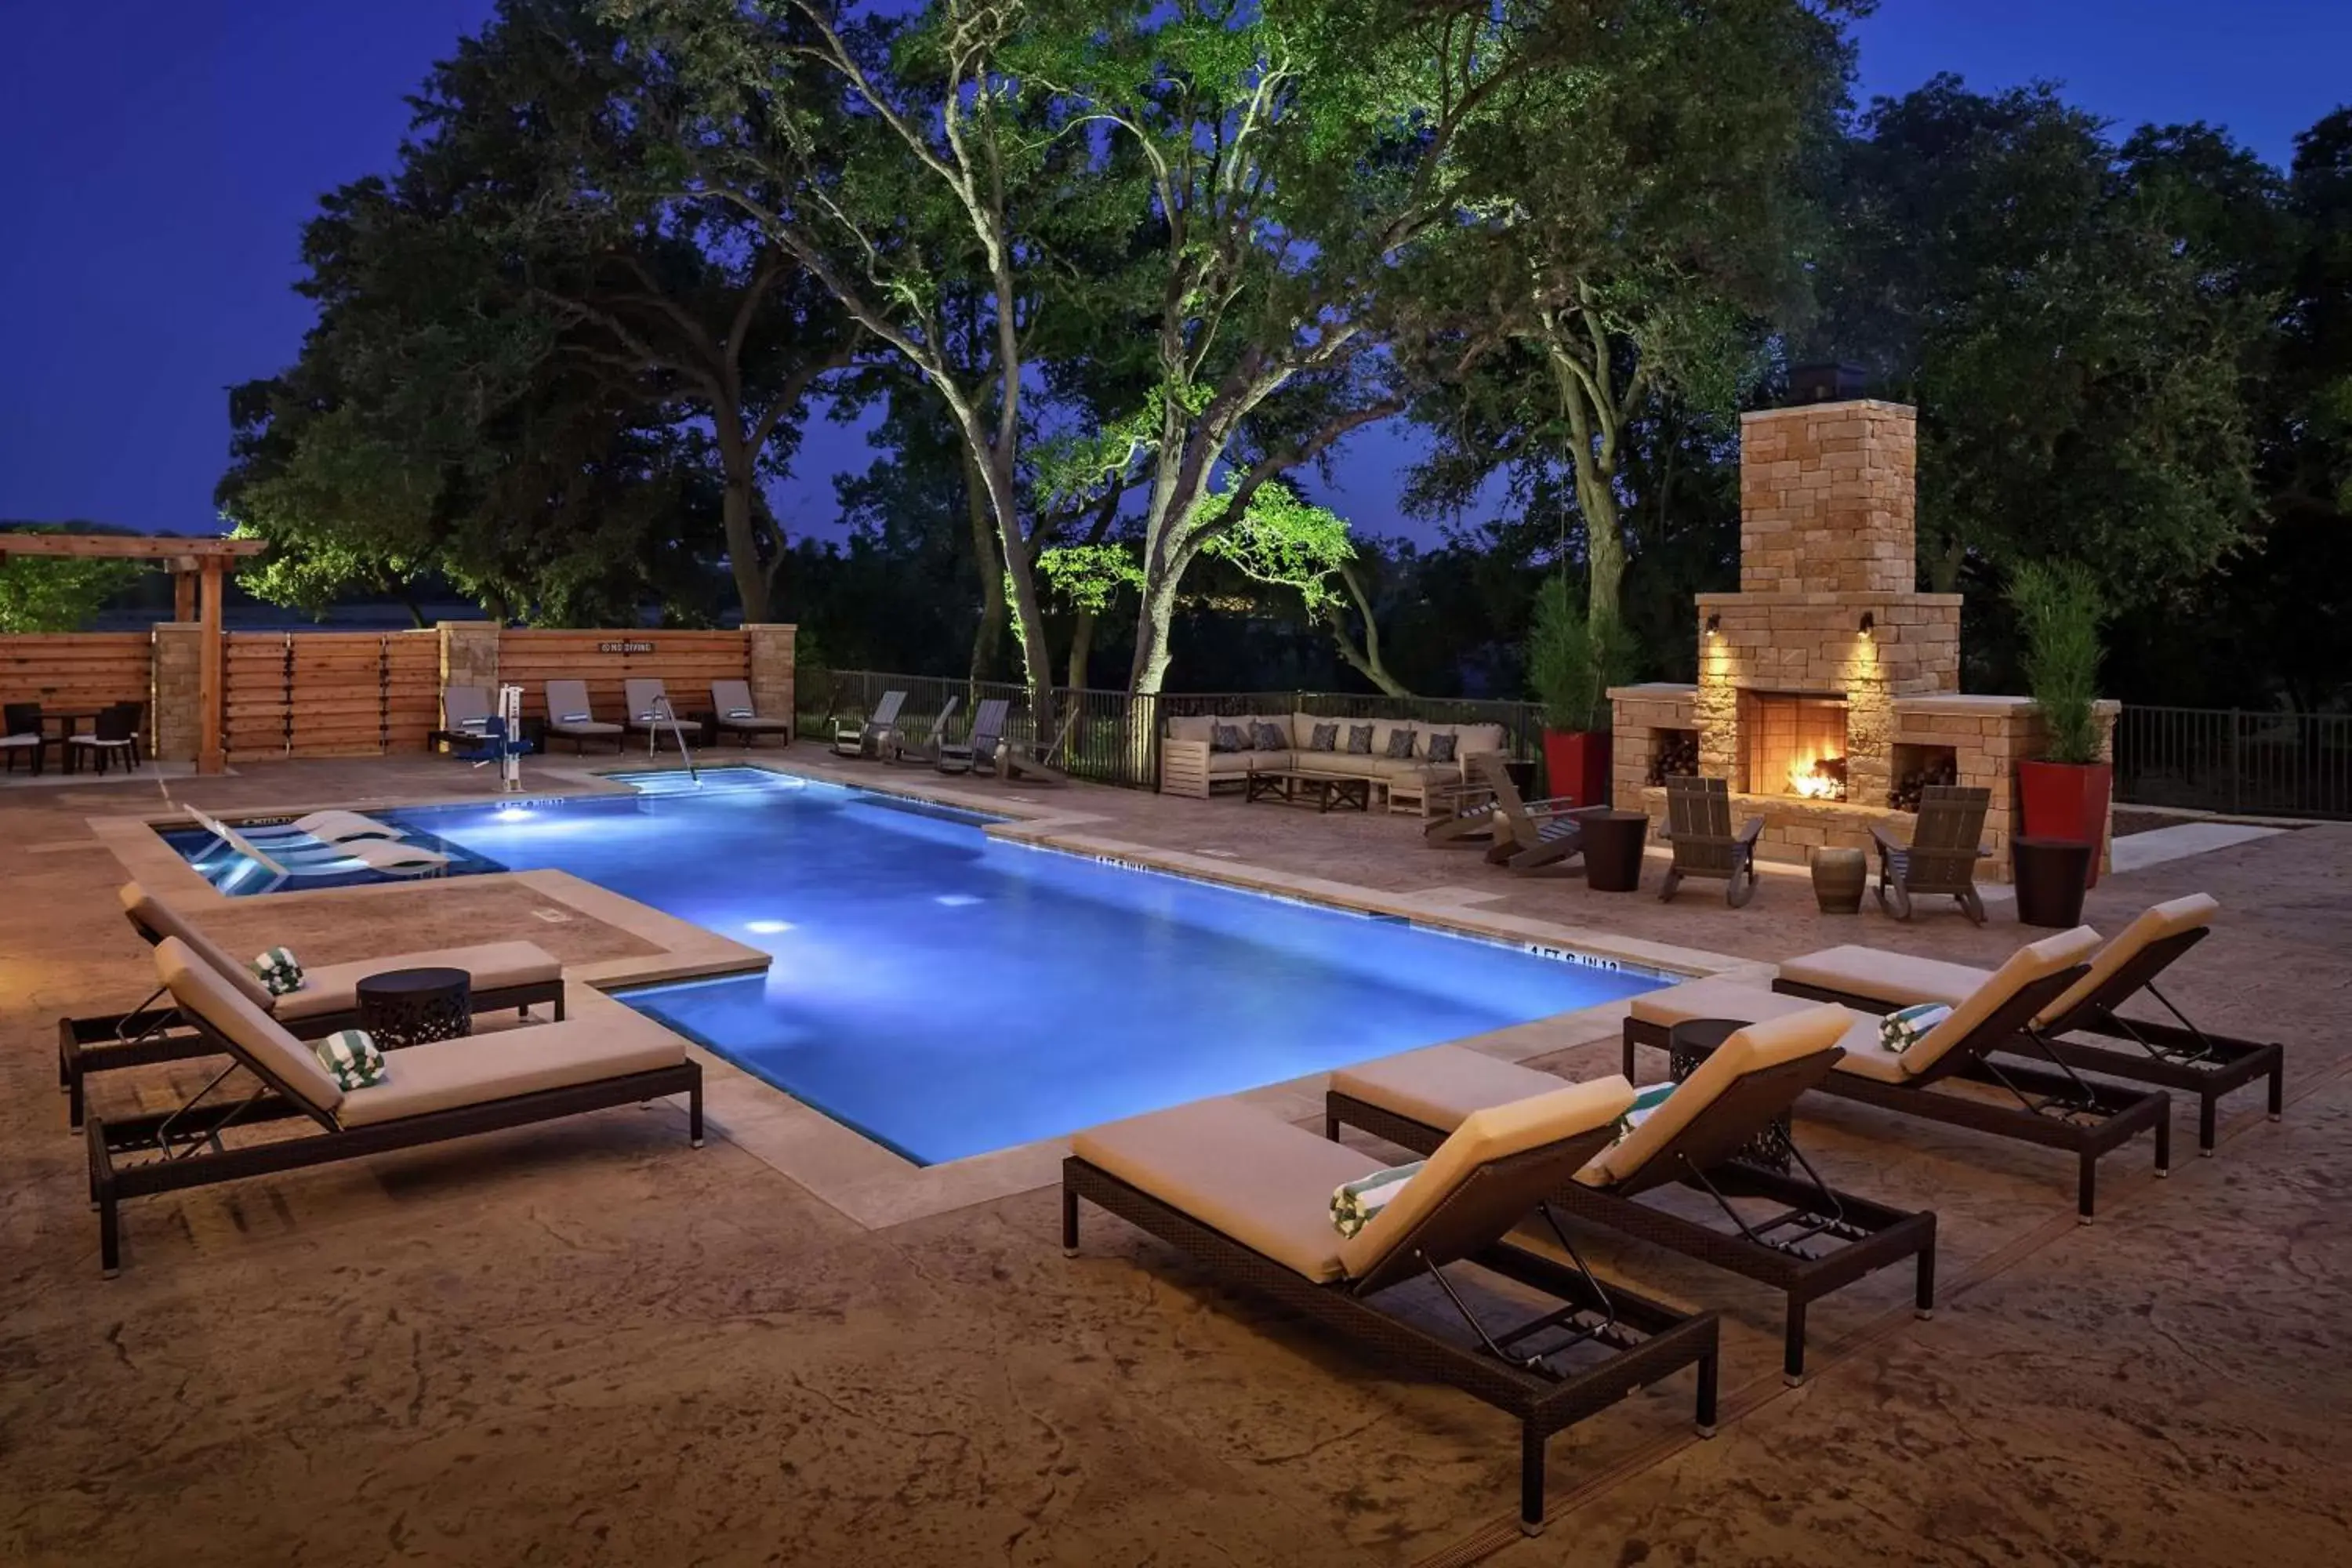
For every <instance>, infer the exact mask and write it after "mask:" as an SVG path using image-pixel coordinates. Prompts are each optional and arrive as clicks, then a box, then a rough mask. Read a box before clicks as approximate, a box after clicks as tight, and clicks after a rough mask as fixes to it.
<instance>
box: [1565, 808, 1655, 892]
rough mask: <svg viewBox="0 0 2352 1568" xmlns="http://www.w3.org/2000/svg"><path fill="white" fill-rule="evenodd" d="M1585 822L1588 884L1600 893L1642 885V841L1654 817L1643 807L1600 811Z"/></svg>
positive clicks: (1585, 870)
mask: <svg viewBox="0 0 2352 1568" xmlns="http://www.w3.org/2000/svg"><path fill="white" fill-rule="evenodd" d="M1580 820H1581V821H1582V823H1583V825H1584V885H1585V886H1586V887H1588V888H1591V889H1592V890H1593V891H1594V892H1596V893H1630V892H1633V890H1634V889H1637V888H1639V887H1640V886H1641V885H1642V841H1643V839H1644V838H1647V837H1649V834H1650V818H1649V816H1647V815H1646V814H1645V813H1643V812H1639V811H1596V812H1594V813H1593V814H1592V815H1591V816H1586V817H1583V818H1580Z"/></svg>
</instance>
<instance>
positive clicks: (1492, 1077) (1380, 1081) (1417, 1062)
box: [1331, 1046, 1566, 1132]
mask: <svg viewBox="0 0 2352 1568" xmlns="http://www.w3.org/2000/svg"><path fill="white" fill-rule="evenodd" d="M1565 1081H1566V1080H1565V1079H1561V1078H1559V1076H1558V1075H1557V1074H1554V1073H1548V1072H1540V1071H1538V1070H1537V1069H1536V1068H1525V1067H1520V1066H1519V1065H1517V1063H1516V1062H1506V1061H1497V1060H1496V1058H1493V1057H1489V1056H1483V1055H1481V1054H1480V1053H1478V1052H1476V1051H1474V1050H1469V1049H1467V1048H1465V1047H1461V1046H1431V1047H1428V1048H1427V1049H1425V1050H1418V1051H1407V1052H1405V1053H1404V1054H1403V1055H1402V1056H1394V1057H1382V1058H1380V1059H1379V1060H1378V1061H1370V1062H1361V1063H1359V1064H1358V1065H1357V1066H1355V1067H1351V1068H1340V1069H1339V1071H1337V1072H1334V1073H1333V1074H1332V1075H1331V1087H1332V1088H1333V1089H1337V1090H1339V1092H1340V1093H1341V1094H1349V1095H1353V1096H1355V1097H1356V1098H1357V1099H1358V1100H1363V1101H1364V1102H1365V1103H1367V1104H1370V1105H1378V1106H1381V1107H1383V1108H1384V1109H1386V1110H1393V1111H1395V1112H1396V1113H1397V1114H1398V1115H1400V1116H1409V1117H1411V1118H1412V1120H1413V1121H1418V1122H1420V1123H1421V1124H1422V1125H1423V1126H1424V1127H1435V1128H1438V1129H1440V1130H1442V1131H1447V1132H1451V1131H1454V1129H1455V1128H1456V1127H1459V1126H1460V1125H1462V1121H1463V1119H1464V1118H1465V1117H1466V1116H1468V1115H1469V1114H1470V1113H1471V1112H1472V1111H1474V1110H1485V1109H1486V1107H1487V1106H1490V1105H1507V1104H1509V1103H1510V1102H1511V1101H1512V1100H1526V1099H1528V1098H1529V1097H1530V1096H1533V1095H1538V1094H1549V1093H1550V1092H1551V1091H1552V1090H1553V1089H1558V1088H1559V1087H1560V1086H1561V1085H1562V1084H1563V1083H1564V1082H1565Z"/></svg>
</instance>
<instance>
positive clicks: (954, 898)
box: [931, 893, 980, 910]
mask: <svg viewBox="0 0 2352 1568" xmlns="http://www.w3.org/2000/svg"><path fill="white" fill-rule="evenodd" d="M931 902H933V903H935V904H945V905H946V906H947V907H948V908H950V909H951V910H960V909H961V908H963V907H964V906H965V905H966V904H976V903H978V902H980V900H978V899H975V898H973V897H972V896H971V894H970V893H941V894H940V896H939V897H938V898H936V899H933V900H931Z"/></svg>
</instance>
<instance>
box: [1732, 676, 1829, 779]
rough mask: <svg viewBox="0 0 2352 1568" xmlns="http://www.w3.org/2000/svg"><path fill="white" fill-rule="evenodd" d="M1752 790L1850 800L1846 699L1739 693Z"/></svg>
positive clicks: (1771, 692) (1741, 733)
mask: <svg viewBox="0 0 2352 1568" xmlns="http://www.w3.org/2000/svg"><path fill="white" fill-rule="evenodd" d="M1740 698H1741V706H1742V708H1743V709H1744V711H1743V712H1742V713H1741V715H1740V723H1739V732H1740V737H1741V741H1742V743H1743V745H1744V746H1745V748H1746V751H1747V763H1748V769H1747V773H1748V789H1749V790H1751V791H1753V792H1754V793H1756V794H1758V795H1800V796H1802V797H1803V798H1805V799H1807V800H1843V799H1845V797H1846V764H1845V758H1846V734H1845V700H1844V699H1843V698H1842V697H1822V696H1813V695H1809V694H1805V693H1801V692H1781V691H1745V692H1742V693H1741V694H1740Z"/></svg>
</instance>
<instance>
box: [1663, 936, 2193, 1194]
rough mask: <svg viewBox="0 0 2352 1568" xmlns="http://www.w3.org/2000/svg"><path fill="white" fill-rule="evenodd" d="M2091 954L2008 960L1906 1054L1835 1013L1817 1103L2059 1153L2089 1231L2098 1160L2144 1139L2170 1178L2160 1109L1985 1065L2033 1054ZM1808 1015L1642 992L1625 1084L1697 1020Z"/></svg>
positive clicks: (1857, 1019) (2098, 1088)
mask: <svg viewBox="0 0 2352 1568" xmlns="http://www.w3.org/2000/svg"><path fill="white" fill-rule="evenodd" d="M2098 944H2099V933H2098V932H2097V931H2093V930H2092V929H2091V928H2090V927H2088V926H2076V927H2075V928H2074V930H2073V931H2060V932H2059V933H2058V934H2056V935H2055V936H2049V937H2044V938H2043V939H2042V941H2040V942H2033V943H2032V944H2030V945H2028V946H2026V947H2021V948H2020V949H2018V951H2017V952H2014V953H2012V954H2011V956H2010V958H2009V961H2008V962H2007V963H2003V964H2002V965H2001V966H2000V968H1999V969H1997V970H1995V971H1993V973H1991V975H1990V976H1989V977H1988V978H1987V979H1986V981H1985V983H1984V984H1983V985H1981V986H1979V987H1978V988H1977V989H1976V990H1975V991H1973V992H1971V993H1970V994H1969V996H1968V998H1967V1000H1966V1001H1964V1002H1963V1003H1962V1004H1961V1005H1958V1006H1957V1007H1955V1008H1953V1010H1952V1013H1951V1016H1949V1017H1948V1018H1946V1019H1945V1020H1944V1021H1943V1022H1942V1023H1941V1024H1938V1025H1937V1026H1936V1027H1934V1028H1933V1029H1930V1030H1929V1031H1928V1032H1927V1034H1926V1035H1925V1036H1923V1037H1921V1038H1920V1039H1919V1040H1918V1041H1917V1042H1916V1043H1915V1044H1914V1045H1912V1046H1911V1047H1909V1048H1908V1049H1906V1050H1902V1051H1893V1050H1889V1049H1887V1048H1886V1047H1885V1046H1884V1045H1883V1044H1881V1043H1880V1040H1879V1024H1880V1019H1879V1017H1878V1016H1877V1015H1875V1014H1873V1013H1864V1012H1858V1011H1855V1010H1854V1009H1853V1008H1848V1009H1846V1013H1847V1018H1848V1026H1847V1029H1846V1032H1845V1034H1844V1035H1843V1037H1840V1039H1839V1041H1838V1043H1839V1044H1840V1045H1841V1046H1843V1047H1845V1055H1844V1056H1843V1057H1841V1058H1838V1061H1837V1065H1836V1066H1835V1067H1834V1068H1832V1069H1831V1071H1830V1072H1829V1074H1828V1076H1826V1077H1825V1078H1824V1079H1822V1083H1821V1085H1820V1088H1821V1090H1822V1092H1823V1093H1825V1094H1833V1095H1836V1096H1838V1097H1839V1098H1841V1099H1843V1100H1860V1101H1862V1102H1863V1103H1864V1104H1865V1105H1874V1106H1878V1107H1881V1108H1883V1109H1885V1110H1895V1111H1900V1112H1902V1113H1903V1114H1905V1115H1906V1116H1917V1117H1921V1118H1923V1119H1925V1120H1927V1121H1939V1122H1942V1123H1944V1124H1946V1125H1947V1126H1952V1127H1965V1128H1969V1129H1970V1130H1972V1131H1979V1132H1990V1133H1991V1134H1993V1135H1994V1136H1996V1137H2000V1138H2012V1139H2016V1140H2018V1141H2019V1142H2026V1143H2035V1144H2039V1145H2041V1146H2042V1147H2044V1148H2051V1149H2063V1150H2064V1151H2066V1152H2068V1153H2071V1154H2073V1155H2074V1157H2075V1161H2076V1173H2077V1180H2076V1189H2075V1192H2076V1200H2075V1201H2076V1212H2077V1214H2078V1216H2079V1217H2080V1218H2081V1220H2082V1222H2083V1223H2084V1225H2088V1224H2090V1223H2091V1217H2092V1215H2094V1214H2095V1213H2096V1212H2097V1206H2098V1161H2099V1157H2100V1156H2101V1155H2103V1154H2105V1153H2107V1152H2109V1151H2111V1150H2114V1149H2117V1148H2120V1147H2122V1146H2123V1145H2124V1144H2125V1143H2127V1142H2130V1141H2131V1140H2132V1139H2133V1138H2135V1137H2137V1136H2138V1135H2139V1134H2140V1133H2142V1132H2153V1133H2155V1135H2156V1170H2157V1173H2158V1175H2163V1174H2165V1173H2167V1172H2168V1171H2169V1170H2170V1168H2171V1165H2172V1114H2171V1107H2172V1102H2171V1100H2170V1098H2169V1097H2168V1096H2167V1095H2166V1094H2165V1093H2164V1092H2163V1091H2162V1090H2160V1089H2158V1090H2149V1091H2146V1092H2141V1091H2135V1090H2127V1089H2118V1088H2115V1087H2113V1086H2110V1085H2105V1084H2097V1083H2090V1082H2085V1081H2084V1079H2081V1078H2080V1077H2078V1076H2076V1074H2075V1073H2074V1070H2073V1069H2072V1068H2067V1067H2065V1066H2064V1065H2063V1064H2062V1063H2059V1062H2058V1061H2057V1060H2056V1058H2053V1057H2049V1056H2048V1055H2047V1053H2046V1052H2045V1053H2043V1054H2044V1058H2045V1060H2048V1061H2049V1062H2050V1063H2051V1064H2052V1066H2053V1067H2056V1068H2057V1069H2058V1070H2056V1071H2052V1070H2049V1068H2032V1067H2025V1066H2022V1065H2018V1064H2003V1063H1999V1062H1994V1061H1991V1060H1990V1059H1988V1058H1990V1056H1991V1055H1992V1053H1993V1052H1995V1051H1997V1050H2002V1049H2012V1050H2013V1049H2015V1048H2017V1047H2016V1045H2015V1044H2013V1043H2012V1042H2015V1041H2019V1040H2022V1041H2023V1042H2024V1043H2025V1045H2026V1047H2027V1048H2030V1049H2036V1050H2039V1049H2040V1048H2041V1041H2040V1037H2039V1036H2038V1035H2037V1034H2036V1033H2035V1032H2034V1030H2033V1028H2032V1022H2033V1019H2034V1018H2035V1016H2038V1015H2039V1014H2040V1013H2041V1012H2042V1009H2043V1008H2045V1007H2047V1006H2048V1005H2050V1004H2051V1003H2052V1002H2053V1000H2055V999H2056V998H2057V997H2058V996H2060V995H2061V994H2063V993H2064V992H2065V991H2066V990H2067V989H2068V988H2069V987H2071V986H2072V985H2073V984H2074V983H2075V982H2076V981H2077V980H2080V979H2081V978H2082V977H2083V973H2084V960H2085V959H2086V958H2088V957H2089V956H2090V954H2091V951H2092V949H2094V948H2095V947H2097V946H2098ZM1816 1005H1819V1004H1818V1003H1817V1002H1814V1001H1811V1000H1808V999H1806V998H1804V997H1801V996H1790V995H1787V994H1783V993H1781V992H1778V991H1772V990H1768V989H1766V988H1765V987H1763V986H1759V985H1751V984H1746V983H1745V982H1740V981H1730V980H1693V981H1688V982H1686V983H1685V984H1681V985H1672V986H1668V987H1667V988H1666V989H1664V990H1663V991H1652V992H1649V993H1646V994H1643V995H1640V996H1636V997H1635V998H1633V1003H1632V1005H1631V1007H1630V1009H1629V1012H1628V1015H1627V1016H1626V1019H1625V1074H1626V1076H1627V1077H1628V1078H1631V1077H1633V1057H1634V1047H1637V1046H1655V1047H1659V1048H1660V1049H1662V1050H1663V1049H1666V1048H1669V1047H1670V1044H1671V1041H1670V1036H1671V1034H1672V1031H1673V1029H1674V1026H1675V1025H1677V1024H1683V1023H1688V1022H1691V1021H1693V1020H1696V1019H1701V1018H1723V1019H1730V1020H1734V1021H1736V1022H1738V1023H1743V1024H1752V1023H1756V1022H1758V1021H1759V1020H1761V1019H1766V1018H1779V1017H1785V1016H1788V1015H1789V1014H1790V1013H1796V1012H1801V1011H1803V1010H1805V1009H1807V1008H1809V1007H1812V1006H1816ZM1952 1080H1959V1081H1964V1082H1967V1083H1969V1084H1981V1085H1985V1086H1988V1087H1989V1088H1990V1089H1996V1090H1998V1091H2000V1096H2001V1099H1995V1098H1994V1097H1992V1096H1990V1095H1979V1094H1971V1093H1965V1092H1961V1093H1954V1092H1948V1084H1949V1082H1950V1081H1952ZM2002 1100H2008V1101H2010V1102H2011V1103H2003V1102H2002Z"/></svg>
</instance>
